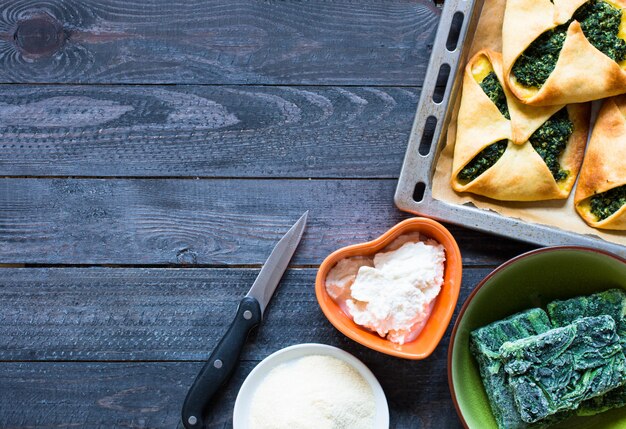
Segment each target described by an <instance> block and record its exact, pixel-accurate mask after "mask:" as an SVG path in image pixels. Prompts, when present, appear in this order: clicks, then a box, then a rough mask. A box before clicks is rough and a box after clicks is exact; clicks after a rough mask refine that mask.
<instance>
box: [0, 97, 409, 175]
mask: <svg viewBox="0 0 626 429" xmlns="http://www.w3.org/2000/svg"><path fill="white" fill-rule="evenodd" d="M0 93H2V97H0V124H1V125H2V133H0V175H2V176H29V175H34V176H124V177H126V176H170V177H171V176H187V177H189V176H203V177H305V178H306V177H341V178H349V177H353V178H355V177H356V178H368V177H385V178H390V177H397V176H398V175H399V173H400V166H401V165H402V159H403V157H404V152H405V150H406V144H407V142H408V139H409V133H410V130H411V125H412V122H413V117H414V115H415V109H416V106H417V101H418V91H417V90H415V89H411V88H387V87H379V88H362V87H267V86H255V87H253V86H247V87H236V86H100V85H97V86H96V85H88V86H66V85H62V86H57V85H53V86H33V85H4V86H0Z"/></svg>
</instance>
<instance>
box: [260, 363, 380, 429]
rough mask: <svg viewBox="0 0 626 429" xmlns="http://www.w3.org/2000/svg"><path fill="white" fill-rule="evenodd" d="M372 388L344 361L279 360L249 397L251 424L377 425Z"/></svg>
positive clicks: (300, 428) (347, 428)
mask: <svg viewBox="0 0 626 429" xmlns="http://www.w3.org/2000/svg"><path fill="white" fill-rule="evenodd" d="M375 411H376V404H375V402H374V393H373V392H372V388H371V387H370V385H369V384H368V383H367V381H366V380H365V379H364V378H363V377H362V376H361V374H359V372H358V371H356V370H355V369H354V368H352V367H351V366H350V365H348V364H347V363H345V362H343V361H341V360H339V359H337V358H334V357H331V356H321V355H315V356H307V357H303V358H300V359H297V360H295V361H294V362H286V363H283V364H281V365H279V366H277V367H276V368H274V369H273V370H272V371H270V372H269V374H268V375H267V376H266V377H265V379H264V380H263V381H262V382H261V384H260V385H259V387H258V388H257V390H256V392H255V393H254V396H253V398H252V404H251V413H250V421H249V427H250V429H376V428H374V417H375Z"/></svg>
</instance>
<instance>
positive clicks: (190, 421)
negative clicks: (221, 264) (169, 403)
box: [182, 297, 262, 429]
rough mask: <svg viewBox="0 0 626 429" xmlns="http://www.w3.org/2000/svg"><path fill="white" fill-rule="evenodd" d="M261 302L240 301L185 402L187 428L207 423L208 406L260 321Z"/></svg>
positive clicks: (237, 360)
mask: <svg viewBox="0 0 626 429" xmlns="http://www.w3.org/2000/svg"><path fill="white" fill-rule="evenodd" d="M261 317H262V316H261V306H260V305H259V303H258V301H257V300H256V299H254V298H251V297H245V298H244V299H242V300H241V302H240V303H239V308H237V315H236V316H235V320H233V322H232V323H231V325H230V328H228V331H227V332H226V334H225V335H224V337H223V338H222V340H221V341H220V342H219V344H218V345H217V347H215V349H214V350H213V352H212V353H211V356H210V357H209V360H208V362H207V363H205V364H204V366H203V367H202V369H201V370H200V373H199V374H198V376H197V377H196V380H195V381H194V382H193V384H192V385H191V388H190V389H189V392H188V393H187V397H186V398H185V402H184V404H183V412H182V422H183V425H184V426H185V428H186V429H203V428H204V427H205V422H204V420H205V418H206V409H207V406H208V405H209V403H210V401H211V398H212V397H213V396H214V395H215V393H216V392H217V391H218V390H219V389H220V388H221V387H222V386H223V385H224V383H226V381H228V379H229V378H230V377H231V376H232V374H233V372H234V371H235V368H236V367H237V364H238V363H239V356H240V355H241V350H242V349H243V346H244V344H245V343H246V338H247V337H248V334H249V333H250V330H252V328H254V327H255V326H257V325H258V324H259V323H260V322H261Z"/></svg>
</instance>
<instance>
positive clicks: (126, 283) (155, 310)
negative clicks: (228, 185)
mask: <svg viewBox="0 0 626 429" xmlns="http://www.w3.org/2000/svg"><path fill="white" fill-rule="evenodd" d="M489 271H490V270H489V269H480V268H478V269H476V268H475V269H467V268H466V269H465V272H464V279H463V286H462V290H463V292H462V295H461V297H460V299H459V304H458V308H460V306H461V304H462V302H463V301H464V299H465V298H466V297H467V295H468V294H469V293H470V291H471V290H472V289H473V288H474V287H475V286H476V285H477V284H478V282H479V281H480V280H481V279H482V278H484V277H485V275H487V273H488V272H489ZM257 273H258V270H256V269H203V268H195V269H137V268H134V269H125V268H21V269H15V268H5V269H0V344H2V347H0V361H17V360H70V361H85V360H86V361H96V360H98V361H105V360H123V361H129V360H151V361H157V360H160V361H165V360H202V359H205V358H206V356H207V355H208V353H209V352H210V350H211V349H212V347H213V346H214V345H215V344H217V342H218V340H219V338H221V336H222V335H223V333H224V332H225V330H226V329H227V327H228V324H229V323H230V322H231V319H232V317H233V315H234V314H235V310H236V308H237V304H238V302H239V300H240V299H241V298H243V296H244V295H245V294H246V292H247V291H248V289H249V287H250V285H252V282H253V281H254V278H255V277H256V274H257ZM316 274H317V270H315V269H295V270H289V271H288V272H287V274H286V275H285V277H284V279H283V282H282V284H281V286H280V288H279V289H278V290H277V292H276V295H275V296H274V298H273V300H272V303H271V305H270V306H269V307H268V310H267V312H266V314H265V320H264V321H263V324H262V325H261V327H260V328H259V329H258V330H256V331H255V333H254V334H253V335H252V336H251V337H250V340H249V343H248V346H247V347H246V349H245V353H244V356H243V358H244V359H248V360H258V359H262V358H264V357H265V356H267V355H268V354H270V353H272V352H274V351H276V350H277V349H280V348H283V347H286V346H288V345H292V344H294V343H307V342H324V343H331V344H333V345H337V346H339V347H342V348H345V347H350V344H351V343H352V341H351V340H349V339H347V338H345V337H344V336H343V335H342V334H341V333H339V332H338V331H337V330H335V329H334V328H333V327H332V325H331V324H330V323H329V322H328V321H327V320H326V318H325V317H324V315H323V313H322V312H321V311H320V309H319V306H318V304H317V301H316V298H315V291H314V285H315V276H316ZM446 338H447V337H446ZM445 341H447V340H444V342H445ZM364 356H368V357H369V358H371V359H372V360H373V359H374V356H373V355H372V354H371V353H366V354H365V355H364ZM437 358H438V359H444V360H445V354H442V353H437Z"/></svg>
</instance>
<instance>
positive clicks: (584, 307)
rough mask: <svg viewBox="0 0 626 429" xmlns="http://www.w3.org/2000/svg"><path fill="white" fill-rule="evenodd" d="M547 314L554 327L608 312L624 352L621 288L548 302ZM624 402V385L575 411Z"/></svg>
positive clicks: (625, 308)
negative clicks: (613, 321)
mask: <svg viewBox="0 0 626 429" xmlns="http://www.w3.org/2000/svg"><path fill="white" fill-rule="evenodd" d="M548 314H549V315H550V320H552V323H553V324H554V326H557V327H558V326H565V325H568V324H570V323H572V322H573V321H574V320H576V319H578V318H580V317H587V316H601V315H603V314H606V315H609V316H611V317H612V318H613V319H614V320H615V326H616V331H617V335H619V337H620V342H621V344H622V351H624V352H626V293H625V292H624V291H623V290H621V289H610V290H607V291H605V292H601V293H596V294H593V295H589V296H581V297H578V298H572V299H568V300H565V301H554V302H551V303H550V304H548ZM625 405H626V386H622V387H619V388H617V389H614V390H612V391H610V392H608V393H606V394H605V395H602V396H599V397H596V398H593V399H590V400H588V401H585V402H583V403H582V404H581V405H580V408H579V409H578V414H579V415H585V416H589V415H594V414H598V413H602V412H604V411H608V410H610V409H613V408H619V407H623V406H625Z"/></svg>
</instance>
